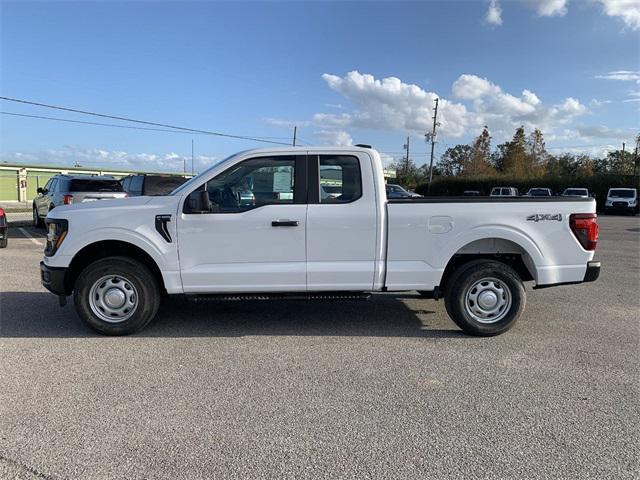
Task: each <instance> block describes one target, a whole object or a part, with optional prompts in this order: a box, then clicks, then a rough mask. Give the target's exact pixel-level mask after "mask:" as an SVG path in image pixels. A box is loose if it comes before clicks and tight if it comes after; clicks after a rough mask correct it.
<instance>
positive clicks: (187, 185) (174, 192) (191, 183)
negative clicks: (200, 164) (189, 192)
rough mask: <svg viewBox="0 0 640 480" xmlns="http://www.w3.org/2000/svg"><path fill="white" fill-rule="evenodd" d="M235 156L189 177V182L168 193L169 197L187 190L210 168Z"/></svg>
mask: <svg viewBox="0 0 640 480" xmlns="http://www.w3.org/2000/svg"><path fill="white" fill-rule="evenodd" d="M235 155H236V154H235V153H234V154H233V155H229V156H228V157H227V158H225V159H223V160H220V161H219V162H216V163H214V164H213V165H211V166H210V167H209V168H207V169H206V170H205V171H204V172H200V173H199V174H197V175H195V176H193V177H191V178H190V179H189V180H187V181H186V182H184V183H183V184H182V185H180V186H179V187H178V188H176V189H175V190H174V191H172V192H171V193H169V195H176V194H178V193H180V192H182V191H183V190H185V189H187V188H189V187H190V186H191V185H193V184H194V183H197V182H198V180H200V178H202V175H203V174H205V173H207V172H208V171H209V170H211V169H212V168H215V167H216V166H218V165H220V164H221V163H222V162H226V161H227V160H229V159H230V158H231V157H234V156H235Z"/></svg>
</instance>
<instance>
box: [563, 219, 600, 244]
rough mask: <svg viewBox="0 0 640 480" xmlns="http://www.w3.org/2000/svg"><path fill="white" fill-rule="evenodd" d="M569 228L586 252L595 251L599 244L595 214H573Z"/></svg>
mask: <svg viewBox="0 0 640 480" xmlns="http://www.w3.org/2000/svg"><path fill="white" fill-rule="evenodd" d="M569 226H570V227H571V231H572V232H573V234H574V235H575V236H576V238H577V239H578V241H579V242H580V245H582V248H584V249H585V250H595V249H596V244H597V243H598V222H597V220H596V214H595V213H572V214H571V215H570V216H569Z"/></svg>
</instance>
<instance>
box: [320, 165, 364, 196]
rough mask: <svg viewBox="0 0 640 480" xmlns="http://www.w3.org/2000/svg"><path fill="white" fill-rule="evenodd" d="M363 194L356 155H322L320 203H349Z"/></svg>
mask: <svg viewBox="0 0 640 480" xmlns="http://www.w3.org/2000/svg"><path fill="white" fill-rule="evenodd" d="M361 196H362V179H361V176H360V164H359V162H358V159H357V158H356V157H351V156H346V155H320V203H349V202H353V201H354V200H357V199H358V198H360V197H361Z"/></svg>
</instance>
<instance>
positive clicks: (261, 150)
mask: <svg viewBox="0 0 640 480" xmlns="http://www.w3.org/2000/svg"><path fill="white" fill-rule="evenodd" d="M371 150H372V149H371V148H366V147H356V146H342V147H340V146H335V145H333V146H303V147H294V146H282V147H280V146H273V147H261V148H251V149H249V150H243V151H241V152H238V153H237V154H236V155H240V154H243V155H244V154H255V153H283V152H292V153H306V152H320V151H322V152H327V151H329V152H334V151H335V152H370V151H371Z"/></svg>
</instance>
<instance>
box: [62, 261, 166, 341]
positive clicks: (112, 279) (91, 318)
mask: <svg viewBox="0 0 640 480" xmlns="http://www.w3.org/2000/svg"><path fill="white" fill-rule="evenodd" d="M73 301H74V304H75V306H76V311H77V312H78V315H79V316H80V319H81V320H82V321H83V322H84V323H85V324H86V325H88V326H89V327H91V328H93V329H94V330H97V331H98V332H100V333H103V334H105V335H127V334H129V333H133V332H137V331H138V330H141V329H142V328H144V327H145V326H146V325H147V324H148V323H149V322H150V321H151V320H152V319H153V317H154V316H155V314H156V312H157V311H158V307H159V305H160V288H159V287H158V282H157V280H156V278H155V277H154V276H153V274H152V273H151V272H150V271H149V269H148V268H147V267H146V266H145V265H144V264H142V263H140V262H138V261H136V260H134V259H132V258H128V257H120V256H117V257H107V258H103V259H100V260H97V261H95V262H93V263H91V264H90V265H88V266H87V267H86V268H85V269H84V270H82V272H81V273H80V275H79V276H78V278H77V280H76V282H75V289H74V291H73Z"/></svg>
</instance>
